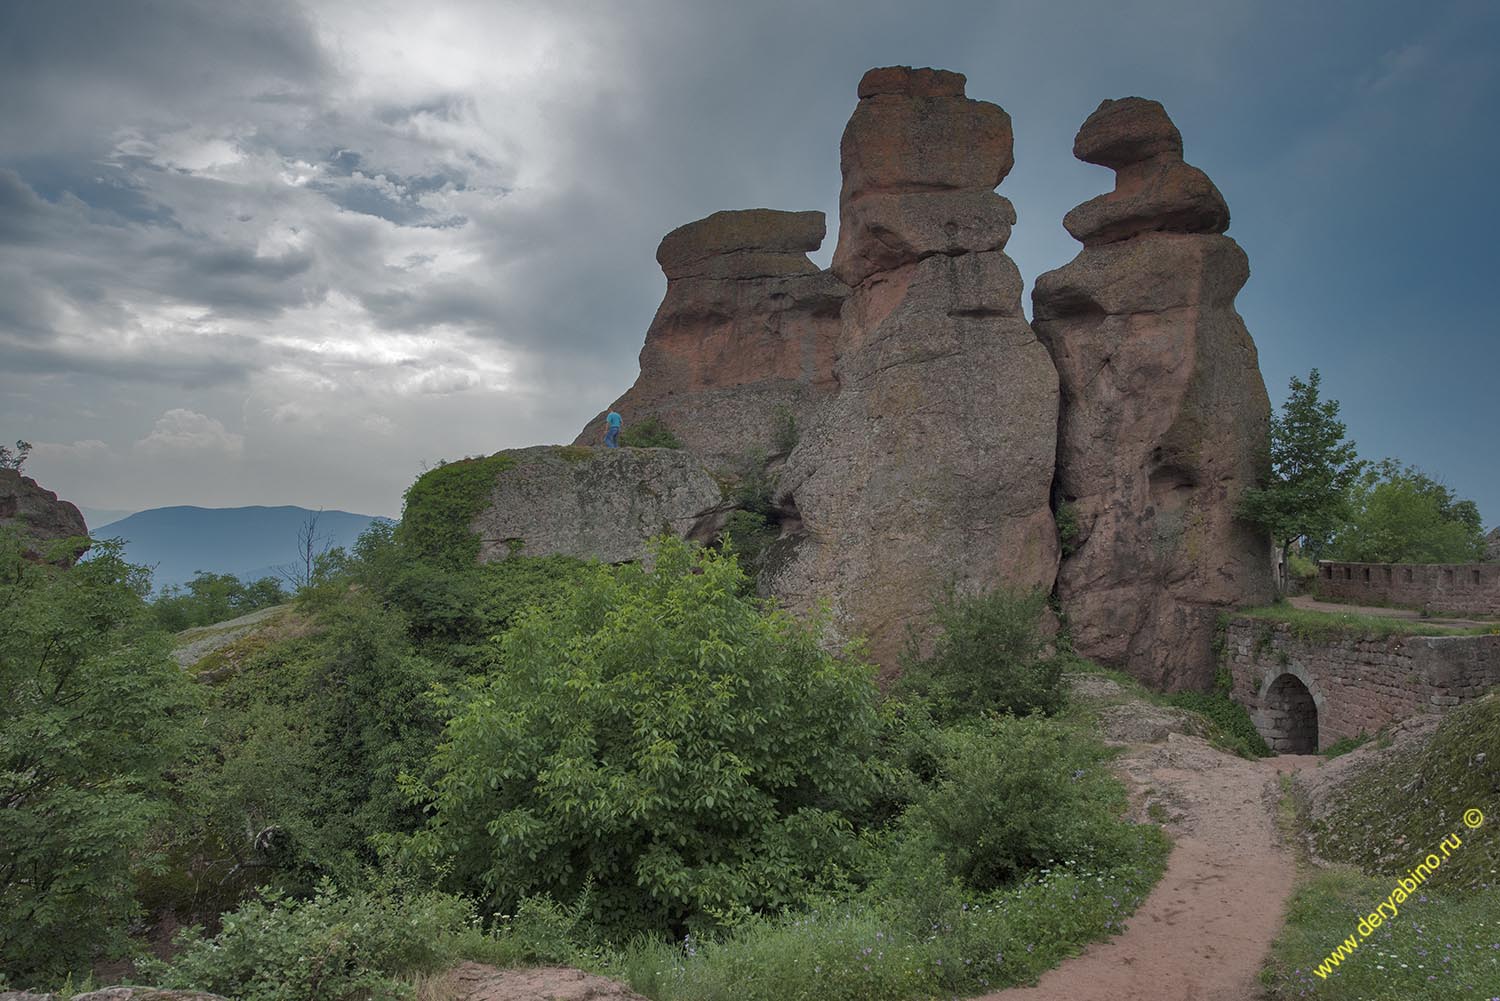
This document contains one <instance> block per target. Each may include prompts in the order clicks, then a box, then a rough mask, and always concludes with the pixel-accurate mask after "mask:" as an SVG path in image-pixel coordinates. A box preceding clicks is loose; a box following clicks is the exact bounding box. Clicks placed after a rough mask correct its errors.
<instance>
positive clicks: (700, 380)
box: [575, 209, 848, 468]
mask: <svg viewBox="0 0 1500 1001" xmlns="http://www.w3.org/2000/svg"><path fill="white" fill-rule="evenodd" d="M824 229H825V225H824V220H823V213H821V212H778V211H774V210H772V209H748V210H745V211H740V212H715V213H714V214H713V215H711V216H709V217H708V218H706V219H700V220H698V221H697V222H691V223H688V224H687V225H686V226H681V227H679V228H678V229H675V230H673V231H672V232H670V233H668V234H667V235H666V237H665V238H664V239H663V240H662V241H661V246H660V247H658V248H657V251H656V259H657V261H658V262H659V263H660V264H661V268H662V271H663V272H664V273H665V274H666V276H667V293H666V297H665V298H664V299H662V303H661V307H660V308H659V309H658V310H657V312H656V318H655V319H654V320H653V321H652V323H651V327H650V329H649V330H647V331H646V344H645V347H643V348H642V349H641V374H640V377H639V378H638V379H637V380H636V382H635V385H634V386H632V387H631V388H630V389H629V390H628V391H627V392H626V393H625V395H624V396H622V397H620V398H619V399H618V400H616V401H615V402H614V403H613V404H612V405H611V406H610V409H612V410H617V411H619V412H620V413H621V414H622V415H623V416H624V417H625V420H626V427H627V428H628V427H629V426H630V425H631V424H634V423H639V422H640V421H643V420H645V419H647V418H651V417H654V418H656V419H658V420H660V421H661V422H662V423H663V424H665V425H666V426H667V428H668V429H670V430H671V431H672V432H673V433H674V434H676V435H677V436H678V437H679V438H680V439H681V440H682V441H683V443H684V444H686V445H687V446H688V447H689V448H690V449H692V450H693V451H694V452H695V453H697V454H698V455H699V456H701V457H702V458H703V459H704V460H705V461H706V462H708V463H709V465H710V466H711V467H713V468H728V467H732V466H734V465H736V464H737V463H739V462H740V461H741V458H742V456H743V455H744V454H745V453H746V452H748V451H751V450H755V449H759V450H761V451H763V452H765V453H767V454H770V453H774V452H776V451H777V450H778V447H779V446H778V443H777V442H776V440H775V429H776V427H777V425H778V422H781V421H784V420H785V419H786V417H788V416H789V417H791V418H792V419H793V420H794V421H795V422H796V424H797V425H798V426H805V425H806V424H807V423H808V422H810V421H811V419H812V417H813V415H814V414H815V413H816V411H817V409H818V406H819V404H820V403H821V402H822V401H823V400H824V399H825V398H826V397H827V395H828V394H829V393H830V392H832V390H833V388H834V384H833V352H834V343H835V341H836V339H837V337H838V331H839V306H840V304H841V303H842V302H843V299H844V296H845V295H847V294H848V289H847V288H845V287H844V285H843V283H842V282H840V281H839V280H838V279H836V278H834V277H833V276H832V275H830V274H829V273H828V272H826V271H820V270H819V269H818V267H817V266H816V265H814V264H813V263H812V261H810V260H808V258H807V252H808V251H810V250H817V249H818V247H819V246H820V245H821V244H822V242H823V233H824ZM602 425H603V414H600V416H599V417H598V418H596V419H595V420H593V421H591V422H590V424H589V426H588V427H586V428H584V430H583V432H582V433H581V434H579V436H578V437H577V439H575V443H576V444H597V443H599V442H600V441H601V440H602V435H603V430H602Z"/></svg>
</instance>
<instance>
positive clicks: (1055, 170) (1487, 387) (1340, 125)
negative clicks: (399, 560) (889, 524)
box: [0, 0, 1500, 520]
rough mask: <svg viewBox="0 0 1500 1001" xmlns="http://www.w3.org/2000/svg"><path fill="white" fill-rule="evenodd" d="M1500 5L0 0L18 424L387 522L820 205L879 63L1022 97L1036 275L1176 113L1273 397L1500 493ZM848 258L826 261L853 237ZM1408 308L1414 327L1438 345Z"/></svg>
mask: <svg viewBox="0 0 1500 1001" xmlns="http://www.w3.org/2000/svg"><path fill="white" fill-rule="evenodd" d="M1496 23H1497V17H1496V14H1495V11H1494V9H1493V8H1492V7H1490V6H1489V5H1486V4H1483V3H1479V2H1473V3H1462V2H1455V3H1447V4H1435V5H1424V6H1423V7H1422V9H1421V10H1420V11H1418V10H1412V9H1408V6H1407V5H1402V4H1399V3H1395V2H1390V3H1380V4H1368V5H1366V4H1360V5H1333V6H1329V7H1324V8H1320V9H1318V10H1309V9H1306V7H1305V5H1301V6H1299V5H1280V4H1272V5H1246V4H1240V3H1231V2H1216V3H1208V4H1204V3H1201V2H1196V0H1194V2H1189V0H1156V2H1154V3H1148V4H1145V5H1130V7H1129V9H1128V10H1127V9H1123V8H1122V6H1121V5H1106V4H1071V5H1069V4H1058V5H1047V6H1046V7H1045V8H1043V7H1042V6H1041V5H1032V4H1020V3H1016V4H998V5H997V4H991V3H979V2H972V3H955V4H945V5H940V6H937V7H932V6H930V5H929V6H928V7H924V8H921V9H918V8H917V7H915V6H913V5H911V4H901V3H889V2H872V3H861V4H837V5H835V4H794V3H790V2H787V3H768V4H727V3H726V4H702V3H695V2H688V0H642V2H639V3H630V4H621V3H608V2H602V0H601V2H596V3H567V2H564V3H540V2H537V3H531V2H511V3H504V4H494V3H483V2H477V0H476V2H472V3H467V2H444V0H433V2H429V3H424V4H410V3H394V2H385V3H381V2H374V3H370V2H362V3H354V2H319V3H311V2H309V3H294V2H264V0H261V2H257V3H254V4H227V3H210V2H206V0H204V2H195V0H133V2H131V3H118V2H108V0H96V2H74V0H55V2H43V0H13V2H11V3H7V4H5V5H3V6H0V95H3V96H0V393H3V402H0V438H4V439H6V440H9V439H11V438H15V437H24V438H27V439H28V440H31V441H33V442H34V443H36V446H37V447H36V450H35V452H34V454H33V457H32V460H31V463H30V465H29V467H28V468H29V470H30V471H31V472H32V473H33V474H34V475H36V476H37V477H38V478H39V479H41V480H42V481H43V482H44V483H45V484H46V485H48V486H49V487H51V488H53V489H56V490H59V491H60V492H61V493H62V494H63V495H64V496H67V497H69V498H70V499H74V500H76V501H78V502H80V503H83V504H87V505H93V506H97V507H108V508H116V509H137V508H143V507H149V506H156V505H163V504H174V503H196V504H206V505H232V504H248V503H297V504H304V505H307V506H311V507H318V506H328V507H338V508H345V509H349V510H357V511H363V512H368V513H374V514H395V513H397V512H398V510H399V504H400V495H401V492H402V490H403V489H404V488H405V486H406V485H407V484H408V483H409V482H410V481H411V479H412V478H413V477H414V476H415V475H416V474H417V473H418V472H419V471H420V469H421V468H422V467H423V466H424V464H430V463H432V462H435V461H437V460H439V459H442V458H455V457H457V456H460V455H464V454H473V453H479V452H489V451H493V450H495V449H498V448H502V447H509V446H515V445H523V444H529V443H533V442H541V441H566V440H568V439H570V438H571V437H572V436H573V434H574V433H576V431H577V429H578V427H579V426H580V425H581V423H582V422H583V421H584V420H586V419H588V418H590V417H591V416H592V415H593V414H595V413H597V412H598V410H599V409H600V407H601V406H602V405H603V404H605V403H607V402H608V401H609V400H611V399H613V397H614V396H615V395H617V394H618V393H619V392H620V391H621V390H622V389H623V388H625V387H626V386H627V385H629V383H630V382H631V380H632V379H633V378H634V376H635V363H634V359H635V355H636V353H637V352H638V351H639V349H640V343H641V338H642V336H643V333H644V331H645V328H646V326H647V324H648V323H649V322H650V318H651V315H652V313H653V311H654V310H655V307H656V304H657V302H658V301H659V299H660V296H661V292H662V289H663V288H664V280H663V278H662V276H661V274H660V272H659V271H658V270H657V268H656V265H655V261H654V259H653V252H654V250H655V247H656V243H657V241H658V240H659V239H660V238H661V236H662V235H663V234H664V233H666V232H667V231H668V230H670V229H672V228H674V227H676V226H678V225H680V224H682V223H684V222H687V221H689V220H692V219H695V218H699V217H701V216H703V215H706V214H708V213H710V212H712V211H715V210H718V209H722V208H744V207H752V206H761V205H764V206H770V207H777V208H787V209H821V210H823V211H825V212H828V213H829V216H830V230H831V231H832V230H833V229H834V227H835V226H836V213H835V211H834V210H835V208H836V198H837V192H838V183H839V175H838V138H839V134H840V132H841V130H842V127H843V123H844V121H845V120H846V119H847V117H848V115H849V113H850V111H851V110H852V107H853V104H854V86H855V83H856V82H857V80H858V79H859V76H860V74H861V73H862V72H863V71H864V70H865V69H867V68H869V67H870V66H875V65H888V64H893V63H908V64H914V65H937V66H944V67H948V68H952V69H957V70H961V71H963V72H965V73H967V74H968V76H969V93H970V94H971V95H972V96H975V97H979V98H983V99H986V100H992V101H996V102H998V103H1000V104H1002V105H1004V106H1005V107H1006V108H1007V110H1009V111H1010V112H1011V114H1012V116H1013V117H1014V119H1015V123H1016V133H1017V167H1016V170H1015V172H1014V173H1013V175H1012V176H1011V178H1010V179H1008V180H1007V181H1006V183H1005V185H1004V186H1003V187H1002V189H1001V190H1002V192H1003V193H1005V194H1006V195H1008V196H1009V197H1010V198H1011V199H1012V200H1013V201H1015V203H1016V205H1017V207H1018V210H1019V213H1020V223H1019V225H1018V226H1017V228H1016V233H1015V236H1014V238H1013V239H1012V242H1011V245H1010V252H1011V253H1012V255H1013V256H1014V257H1015V258H1016V259H1017V261H1018V263H1019V264H1020V266H1021V269H1022V272H1023V273H1024V274H1025V275H1026V276H1027V278H1028V279H1034V278H1035V276H1036V275H1037V274H1039V273H1040V272H1042V271H1045V270H1048V269H1050V268H1052V267H1056V266H1059V265H1060V264H1062V263H1064V262H1066V261H1067V260H1068V259H1069V258H1070V257H1071V256H1072V255H1073V253H1074V252H1075V251H1076V244H1074V243H1073V242H1072V241H1071V239H1070V238H1069V237H1068V236H1067V234H1066V233H1065V232H1063V230H1062V228H1061V224H1060V223H1061V218H1062V215H1063V213H1064V212H1066V211H1067V209H1069V208H1071V207H1072V206H1073V205H1074V204H1077V203H1078V202H1080V201H1083V200H1084V199H1086V198H1088V197H1091V196H1093V195H1094V194H1097V193H1098V192H1099V191H1100V190H1102V189H1103V188H1104V187H1105V186H1106V184H1107V183H1108V174H1107V172H1105V171H1101V170H1099V169H1098V168H1093V167H1088V166H1086V165H1083V164H1079V163H1077V162H1076V161H1074V160H1073V159H1072V158H1071V156H1070V155H1069V150H1070V147H1071V141H1072V134H1073V131H1074V130H1075V129H1076V128H1077V125H1078V123H1079V122H1081V121H1082V119H1083V118H1084V117H1085V116H1086V115H1087V114H1088V112H1089V111H1091V110H1092V109H1093V107H1094V106H1095V105H1096V104H1097V103H1098V101H1099V100H1100V99H1102V98H1105V97H1118V96H1124V95H1126V94H1132V93H1139V94H1143V95H1145V96H1149V97H1155V98H1158V99H1160V100H1162V101H1163V102H1165V103H1166V105H1167V107H1168V109H1169V110H1170V111H1171V112H1172V114H1173V116H1174V117H1175V118H1176V120H1177V122H1178V124H1179V125H1180V126H1181V128H1182V130H1183V133H1184V135H1185V136H1186V139H1187V144H1188V159H1189V160H1190V161H1192V162H1194V163H1196V164H1199V165H1200V166H1202V167H1203V168H1204V169H1206V170H1207V171H1208V172H1209V174H1210V175H1211V176H1213V177H1214V179H1215V180H1216V181H1217V182H1218V183H1219V186H1220V187H1221V188H1222V189H1223V191H1224V193H1225V195H1226V197H1227V198H1228V200H1229V203H1230V205H1231V207H1232V209H1233V210H1234V213H1235V225H1234V227H1233V229H1232V230H1231V234H1232V235H1234V236H1236V237H1237V238H1239V239H1240V241H1241V242H1242V243H1243V244H1244V245H1245V246H1246V249H1247V251H1248V252H1249V254H1250V258H1251V262H1252V266H1253V267H1254V268H1255V272H1256V276H1255V278H1253V279H1252V281H1251V285H1250V286H1249V287H1248V288H1247V289H1246V291H1245V293H1244V294H1243V295H1242V297H1241V300H1240V303H1241V311H1242V312H1243V313H1244V315H1245V317H1246V320H1247V323H1248V325H1249V327H1250V329H1251V332H1252V333H1253V334H1254V335H1255V336H1256V339H1257V341H1258V343H1259V344H1260V347H1261V352H1262V366H1263V369H1264V371H1265V374H1266V378H1267V383H1268V385H1269V387H1270V388H1271V391H1272V395H1273V397H1277V398H1279V396H1280V395H1281V392H1282V390H1283V387H1284V386H1285V383H1286V379H1287V377H1288V376H1289V375H1291V374H1293V373H1305V372H1306V371H1307V369H1309V368H1311V367H1314V366H1317V367H1319V368H1321V369H1322V370H1323V373H1324V376H1325V385H1326V386H1327V387H1329V389H1330V391H1331V392H1332V394H1333V395H1335V396H1337V397H1339V398H1341V399H1343V400H1344V401H1345V417H1346V419H1348V421H1349V423H1350V425H1351V430H1352V432H1353V433H1354V436H1355V437H1356V438H1358V439H1359V441H1360V444H1361V446H1362V449H1363V451H1364V452H1365V453H1366V454H1370V455H1383V454H1395V455H1399V456H1400V457H1402V458H1403V459H1406V460H1408V461H1412V462H1417V463H1419V464H1421V465H1423V466H1424V467H1425V468H1428V469H1429V470H1430V471H1431V472H1434V473H1436V474H1439V475H1442V476H1444V477H1445V478H1446V479H1447V480H1448V482H1450V483H1451V484H1452V485H1453V486H1454V487H1455V489H1457V490H1458V491H1459V492H1460V493H1462V494H1464V495H1465V496H1472V497H1474V498H1475V499H1476V500H1477V501H1479V503H1480V505H1481V509H1482V510H1483V511H1484V512H1485V514H1486V515H1487V516H1488V517H1489V518H1490V519H1491V520H1494V519H1495V518H1496V512H1500V472H1497V471H1496V470H1497V469H1500V461H1496V460H1497V459H1500V456H1497V453H1496V445H1495V444H1494V440H1493V435H1492V434H1490V433H1488V432H1486V431H1484V430H1483V429H1484V428H1487V427H1488V426H1489V425H1490V424H1491V423H1492V420H1491V419H1490V418H1489V416H1488V414H1487V411H1486V407H1487V401H1488V396H1489V395H1490V394H1491V393H1492V381H1493V377H1494V376H1493V373H1494V372H1496V371H1500V340H1497V339H1496V338H1495V337H1494V336H1493V335H1494V329H1495V327H1494V323H1495V321H1494V320H1493V318H1492V314H1491V311H1490V310H1489V309H1488V302H1487V297H1486V296H1483V295H1482V294H1481V292H1480V290H1479V289H1480V287H1481V284H1480V283H1481V282H1482V281H1485V280H1486V279H1483V278H1482V277H1481V276H1480V275H1479V269H1478V265H1477V264H1476V263H1475V261H1476V260H1477V259H1478V258H1477V257H1476V255H1482V254H1485V253H1486V251H1484V250H1483V248H1482V246H1481V244H1480V243H1479V242H1478V239H1477V237H1476V234H1480V233H1483V232H1485V231H1487V230H1488V229H1490V228H1492V227H1493V225H1494V224H1495V223H1496V222H1497V221H1500V220H1497V218H1496V216H1497V215H1500V210H1497V209H1496V207H1495V201H1496V200H1495V199H1494V198H1493V196H1492V195H1491V194H1490V193H1489V186H1490V181H1489V179H1488V177H1487V176H1485V170H1484V167H1483V165H1484V164H1487V163H1488V162H1491V160H1492V155H1493V153H1494V152H1495V150H1494V146H1495V144H1496V140H1495V139H1494V137H1493V132H1492V130H1491V129H1489V127H1488V124H1487V123H1488V118H1489V112H1488V109H1489V108H1492V107H1493V105H1494V102H1495V99H1496V97H1497V96H1500V93H1497V91H1500V86H1497V75H1496V69H1495V66H1496V60H1495V59H1494V58H1493V56H1494V54H1495V48H1496V46H1495V41H1496ZM831 243H832V232H831V233H830V240H829V245H828V246H825V248H824V249H823V250H822V251H821V252H819V254H818V255H815V259H818V260H820V261H821V262H823V263H826V261H827V259H828V256H829V254H830V253H831ZM1418 331H1420V334H1419V333H1418Z"/></svg>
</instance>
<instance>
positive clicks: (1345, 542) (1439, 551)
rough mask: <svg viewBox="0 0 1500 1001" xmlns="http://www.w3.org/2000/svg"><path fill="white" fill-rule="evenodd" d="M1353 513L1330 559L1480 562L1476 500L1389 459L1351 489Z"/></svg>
mask: <svg viewBox="0 0 1500 1001" xmlns="http://www.w3.org/2000/svg"><path fill="white" fill-rule="evenodd" d="M1350 507H1351V509H1352V514H1351V517H1350V519H1349V522H1348V524H1346V525H1344V526H1343V528H1341V529H1340V530H1339V532H1338V534H1337V535H1336V536H1335V537H1334V539H1333V543H1332V545H1331V546H1330V547H1329V556H1330V558H1331V559H1335V560H1347V561H1350V562H1355V563H1477V562H1478V561H1479V560H1481V559H1482V558H1483V557H1484V527H1483V522H1482V521H1481V520H1480V516H1479V508H1478V507H1476V506H1475V504H1474V502H1473V501H1469V500H1459V499H1458V498H1457V497H1456V496H1455V495H1454V493H1453V491H1451V490H1450V489H1448V488H1447V487H1446V486H1444V485H1443V484H1441V483H1439V482H1437V481H1436V480H1433V479H1432V478H1431V477H1429V476H1427V475H1426V474H1424V473H1423V472H1422V471H1421V470H1419V469H1417V468H1416V467H1414V466H1407V467H1404V468H1403V467H1402V466H1401V465H1400V464H1399V463H1397V462H1396V461H1395V460H1393V459H1386V460H1384V461H1383V462H1381V463H1379V464H1378V465H1376V466H1375V467H1373V468H1372V469H1370V470H1368V471H1367V472H1366V473H1365V475H1364V476H1362V477H1361V478H1360V480H1359V482H1358V483H1356V484H1355V485H1354V486H1353V487H1352V488H1351V501H1350Z"/></svg>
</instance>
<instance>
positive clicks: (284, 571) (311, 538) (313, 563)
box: [276, 508, 333, 591]
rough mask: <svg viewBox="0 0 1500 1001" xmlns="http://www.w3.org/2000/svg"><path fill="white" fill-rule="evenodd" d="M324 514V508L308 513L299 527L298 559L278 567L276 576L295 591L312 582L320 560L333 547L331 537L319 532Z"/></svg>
mask: <svg viewBox="0 0 1500 1001" xmlns="http://www.w3.org/2000/svg"><path fill="white" fill-rule="evenodd" d="M322 515H323V509H322V508H318V510H317V511H316V512H314V513H313V514H311V515H308V517H307V519H306V520H305V521H303V522H302V525H301V526H300V527H299V528H298V529H297V558H296V560H294V561H293V562H291V563H283V564H282V565H281V566H279V567H277V568H276V576H277V577H280V578H281V579H282V581H284V582H285V583H286V585H287V586H288V587H290V588H291V589H292V590H294V591H300V590H302V589H303V588H304V587H307V586H309V585H310V584H312V582H313V572H314V571H315V570H316V569H317V565H318V560H319V559H321V558H322V557H324V556H326V555H328V552H329V550H331V549H332V548H333V543H332V541H331V540H330V539H329V537H328V536H326V535H320V534H319V533H318V519H319V518H320V517H322Z"/></svg>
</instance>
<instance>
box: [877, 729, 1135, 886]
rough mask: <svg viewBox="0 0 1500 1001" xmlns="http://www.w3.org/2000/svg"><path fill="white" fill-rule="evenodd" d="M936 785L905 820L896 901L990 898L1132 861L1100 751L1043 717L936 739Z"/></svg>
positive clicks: (1127, 828) (1118, 797) (1120, 801)
mask: <svg viewBox="0 0 1500 1001" xmlns="http://www.w3.org/2000/svg"><path fill="white" fill-rule="evenodd" d="M936 743H937V747H936V751H935V754H936V758H937V776H936V781H935V782H934V783H933V784H932V786H931V787H930V788H929V789H928V790H927V791H926V792H925V793H924V794H923V795H921V796H920V797H919V798H918V799H917V801H916V803H915V804H914V805H913V806H912V808H911V809H909V810H908V811H907V812H906V813H905V815H903V817H902V818H901V820H900V823H899V824H898V830H897V833H896V838H897V841H898V843H899V847H898V848H897V849H896V851H895V856H894V857H895V861H894V863H893V868H892V878H894V879H895V880H896V881H897V883H898V884H899V885H898V887H895V888H892V890H891V892H890V895H891V896H892V897H893V898H896V899H909V900H915V899H917V898H919V897H921V896H923V895H924V892H926V891H930V890H932V889H934V888H937V887H941V886H942V885H943V884H945V883H950V882H951V883H955V884H957V885H958V886H960V887H962V888H963V889H964V890H969V891H978V892H981V893H982V892H986V891H990V890H995V889H999V888H1000V887H1002V886H1005V885H1008V884H1010V883H1013V882H1015V881H1016V880H1018V879H1020V878H1022V877H1024V876H1026V875H1027V874H1029V873H1033V872H1036V871H1038V870H1041V869H1046V868H1050V867H1052V866H1054V865H1056V864H1057V863H1059V862H1068V863H1070V864H1071V863H1077V864H1085V865H1089V866H1093V867H1107V866H1109V865H1113V864H1115V863H1117V862H1119V861H1121V860H1122V859H1123V858H1125V857H1126V856H1127V855H1128V854H1129V848H1130V846H1131V844H1132V843H1133V842H1132V841H1131V840H1130V839H1131V825H1130V824H1128V823H1126V822H1125V821H1123V820H1122V819H1121V814H1122V813H1123V811H1124V807H1125V799H1124V794H1123V789H1122V788H1121V786H1120V783H1119V782H1118V781H1117V780H1115V779H1114V778H1112V777H1111V776H1110V775H1109V773H1108V771H1107V769H1105V768H1104V767H1103V764H1102V763H1103V761H1104V759H1105V758H1106V756H1107V752H1106V751H1105V750H1104V748H1103V747H1102V746H1101V745H1100V744H1099V743H1098V742H1097V741H1092V740H1086V739H1081V736H1080V734H1078V733H1077V732H1076V731H1075V730H1073V729H1072V728H1070V727H1066V726H1063V725H1061V724H1058V723H1054V722H1052V721H1050V720H1046V719H1044V718H1041V717H1037V716H1030V717H1013V716H997V717H990V718H987V719H984V720H981V721H979V722H978V723H976V724H975V725H973V726H972V727H966V728H962V729H950V730H946V731H940V732H938V733H937V734H936Z"/></svg>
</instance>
